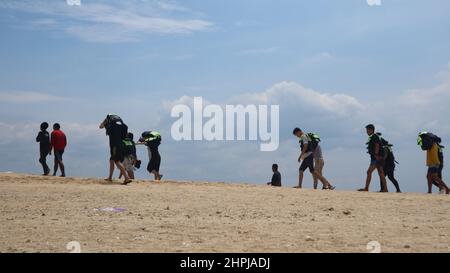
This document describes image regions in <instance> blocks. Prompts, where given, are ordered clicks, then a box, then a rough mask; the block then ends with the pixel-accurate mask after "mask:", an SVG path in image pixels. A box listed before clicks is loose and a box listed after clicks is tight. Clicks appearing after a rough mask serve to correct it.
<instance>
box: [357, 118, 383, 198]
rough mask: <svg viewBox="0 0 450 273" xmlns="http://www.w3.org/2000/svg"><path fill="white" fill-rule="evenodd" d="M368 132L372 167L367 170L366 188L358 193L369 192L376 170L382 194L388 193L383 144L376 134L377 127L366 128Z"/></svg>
mask: <svg viewBox="0 0 450 273" xmlns="http://www.w3.org/2000/svg"><path fill="white" fill-rule="evenodd" d="M366 132H367V135H368V136H369V141H368V142H367V153H368V154H370V166H369V169H368V170H367V178H366V186H365V187H364V188H363V189H359V190H358V191H369V187H370V182H371V181H372V174H373V172H374V171H375V170H377V171H378V175H379V176H380V180H381V191H380V192H388V188H387V183H386V176H385V174H384V169H383V166H384V163H385V162H384V151H383V144H382V142H381V140H380V137H379V136H378V135H377V134H375V126H374V125H373V124H369V125H367V126H366Z"/></svg>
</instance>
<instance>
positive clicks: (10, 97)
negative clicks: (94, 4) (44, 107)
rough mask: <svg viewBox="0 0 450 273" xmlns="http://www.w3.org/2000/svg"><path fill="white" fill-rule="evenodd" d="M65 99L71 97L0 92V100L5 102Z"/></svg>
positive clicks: (23, 92)
mask: <svg viewBox="0 0 450 273" xmlns="http://www.w3.org/2000/svg"><path fill="white" fill-rule="evenodd" d="M67 100H72V99H70V98H65V97H59V96H55V95H50V94H45V93H39V92H25V91H13V92H0V102H5V103H40V102H51V101H67Z"/></svg>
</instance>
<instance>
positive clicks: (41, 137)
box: [36, 122, 51, 175]
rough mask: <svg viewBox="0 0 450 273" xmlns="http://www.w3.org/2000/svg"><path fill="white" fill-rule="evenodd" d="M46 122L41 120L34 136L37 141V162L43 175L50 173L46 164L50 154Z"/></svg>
mask: <svg viewBox="0 0 450 273" xmlns="http://www.w3.org/2000/svg"><path fill="white" fill-rule="evenodd" d="M48 126H49V125H48V123H47V122H43V123H42V124H41V131H40V132H39V134H38V135H37V137H36V142H39V152H40V157H39V163H41V164H42V168H43V169H44V174H43V175H48V174H49V173H50V168H49V167H48V165H47V156H48V155H49V154H50V149H51V145H50V134H49V133H48V131H47V129H48Z"/></svg>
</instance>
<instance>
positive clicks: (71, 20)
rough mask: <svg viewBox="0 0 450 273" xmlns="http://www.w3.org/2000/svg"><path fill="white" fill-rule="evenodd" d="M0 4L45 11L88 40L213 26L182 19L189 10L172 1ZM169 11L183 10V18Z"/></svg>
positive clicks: (40, 0)
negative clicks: (77, 4)
mask: <svg viewBox="0 0 450 273" xmlns="http://www.w3.org/2000/svg"><path fill="white" fill-rule="evenodd" d="M0 8H8V9H14V10H19V11H23V12H27V13H32V14H38V15H45V16H47V17H50V19H46V20H47V22H49V21H48V20H54V21H56V22H58V23H59V25H61V27H62V28H63V30H64V31H65V32H66V33H68V34H70V35H73V36H75V37H78V38H80V39H82V40H84V41H88V42H128V41H136V40H139V39H141V38H142V37H143V35H144V34H151V33H160V34H189V33H193V32H197V31H205V30H208V29H210V28H211V27H212V26H213V23H211V22H209V21H206V20H201V19H185V17H187V16H189V15H190V14H189V12H188V11H187V9H185V8H183V7H182V6H180V5H178V4H176V3H175V2H163V1H150V2H147V1H124V2H122V1H108V2H99V3H90V2H83V4H82V5H80V6H69V5H67V4H65V3H64V2H63V1H61V2H56V1H45V0H38V1H20V2H19V1H3V2H1V3H0ZM169 11H177V12H180V13H183V14H182V15H183V18H182V19H181V18H177V16H173V15H172V14H168V12H169ZM169 13H170V12H169ZM29 23H31V24H33V22H29ZM38 25H39V24H36V22H35V23H34V26H38ZM52 25H54V24H52Z"/></svg>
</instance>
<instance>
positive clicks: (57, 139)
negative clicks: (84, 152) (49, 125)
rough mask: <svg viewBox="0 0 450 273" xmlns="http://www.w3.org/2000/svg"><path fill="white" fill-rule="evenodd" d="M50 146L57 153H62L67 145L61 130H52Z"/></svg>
mask: <svg viewBox="0 0 450 273" xmlns="http://www.w3.org/2000/svg"><path fill="white" fill-rule="evenodd" d="M51 144H52V147H53V149H55V150H57V151H64V149H65V148H66V145H67V139H66V135H65V134H64V132H63V131H61V130H54V131H53V132H52V138H51Z"/></svg>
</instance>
